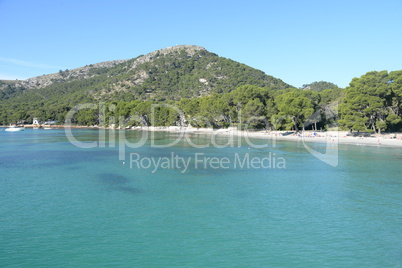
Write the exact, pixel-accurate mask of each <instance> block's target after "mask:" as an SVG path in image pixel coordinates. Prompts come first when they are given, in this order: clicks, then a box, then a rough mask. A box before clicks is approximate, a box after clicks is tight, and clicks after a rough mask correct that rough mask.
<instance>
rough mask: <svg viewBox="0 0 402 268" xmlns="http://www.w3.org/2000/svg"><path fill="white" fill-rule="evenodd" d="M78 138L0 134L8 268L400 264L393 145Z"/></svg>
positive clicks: (0, 251)
mask: <svg viewBox="0 0 402 268" xmlns="http://www.w3.org/2000/svg"><path fill="white" fill-rule="evenodd" d="M72 134H73V136H68V137H70V140H72V139H71V137H74V139H76V140H77V141H76V145H84V144H85V145H88V146H87V147H90V146H93V145H98V146H96V147H93V148H80V147H77V146H75V145H73V144H72V143H71V142H70V141H69V139H68V138H67V136H66V134H65V132H64V130H41V129H39V130H33V129H27V130H25V131H23V132H18V133H9V132H5V131H4V130H1V131H0V266H1V267H109V266H116V267H401V266H402V175H401V174H402V165H401V163H402V150H401V149H399V148H385V147H376V146H374V147H369V146H342V145H340V146H339V163H338V166H337V167H332V166H330V165H327V164H325V163H323V162H321V161H320V160H318V159H316V158H315V157H314V156H312V155H311V154H310V153H308V152H307V151H306V149H305V148H304V146H303V144H302V143H300V142H299V143H298V142H293V143H292V142H283V141H282V142H281V141H278V142H277V143H276V144H274V143H272V142H271V141H270V142H268V147H266V148H254V147H255V146H249V145H248V144H247V143H245V141H244V140H240V141H239V140H237V138H236V140H235V141H234V142H233V145H234V146H226V147H225V146H220V147H223V148H218V147H217V146H210V147H207V148H195V146H194V145H196V144H198V145H201V144H208V143H209V142H211V136H201V135H192V136H186V138H187V141H186V140H182V141H175V139H176V137H177V136H176V135H175V134H169V133H155V137H153V138H152V139H148V141H147V142H145V144H143V145H142V146H137V147H138V148H134V147H136V143H135V142H137V145H138V144H139V139H140V137H141V134H143V133H141V132H135V131H126V132H124V135H125V136H126V137H125V140H127V142H126V143H127V145H125V146H120V147H119V145H121V142H119V140H117V137H118V135H119V132H117V131H116V132H113V133H112V132H110V133H106V135H105V137H103V132H99V131H96V130H74V131H73V133H72ZM113 135H115V137H113ZM91 142H92V143H91ZM93 142H99V143H98V144H94V143H93ZM151 142H153V143H155V144H158V145H163V144H164V145H166V144H169V143H176V144H175V145H174V146H171V147H165V148H155V147H156V146H155V145H153V144H152V143H151ZM213 142H215V143H217V144H218V145H225V144H227V143H228V142H229V141H228V138H227V137H214V138H213ZM252 142H253V143H255V144H263V143H264V141H262V140H252ZM309 146H311V147H313V148H314V149H315V150H317V151H321V152H324V151H325V144H318V143H317V144H310V145H309ZM81 147H83V146H81ZM249 147H250V148H249ZM119 158H120V159H119ZM158 161H159V162H158ZM157 163H159V165H156V164H157ZM185 164H187V168H186V165H185Z"/></svg>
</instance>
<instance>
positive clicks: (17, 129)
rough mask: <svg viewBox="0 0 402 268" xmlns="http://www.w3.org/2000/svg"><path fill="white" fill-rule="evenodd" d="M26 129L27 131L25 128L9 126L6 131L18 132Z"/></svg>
mask: <svg viewBox="0 0 402 268" xmlns="http://www.w3.org/2000/svg"><path fill="white" fill-rule="evenodd" d="M24 129H25V128H24V127H16V126H9V127H8V128H6V130H5V131H11V132H16V131H23V130H24Z"/></svg>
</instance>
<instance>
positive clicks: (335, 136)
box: [0, 125, 402, 147]
mask: <svg viewBox="0 0 402 268" xmlns="http://www.w3.org/2000/svg"><path fill="white" fill-rule="evenodd" d="M0 127H1V128H6V127H8V126H0ZM24 127H25V128H33V127H34V126H33V125H24ZM42 127H43V126H42ZM46 127H50V128H52V129H62V128H65V127H66V126H65V125H52V126H46ZM69 128H73V129H111V128H104V127H99V126H69ZM116 130H126V131H130V130H134V131H151V132H152V131H154V132H158V131H160V132H170V133H181V132H183V133H184V134H199V135H222V136H230V135H233V136H236V137H238V136H240V137H245V138H257V139H269V140H283V141H293V142H318V143H332V144H345V145H355V146H362V145H367V146H385V147H402V133H386V134H381V135H379V134H375V135H374V134H373V135H372V136H370V137H351V136H347V134H348V131H325V132H318V131H311V130H309V131H304V132H302V133H299V134H290V135H286V136H283V135H282V134H283V133H286V131H265V130H262V131H242V130H237V129H236V128H233V127H232V128H226V129H211V128H195V127H176V126H170V127H152V126H150V127H132V128H125V129H119V128H118V129H116Z"/></svg>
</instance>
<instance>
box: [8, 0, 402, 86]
mask: <svg viewBox="0 0 402 268" xmlns="http://www.w3.org/2000/svg"><path fill="white" fill-rule="evenodd" d="M401 14H402V0H383V1H378V0H377V1H371V0H365V1H363V0H347V1H344V0H338V1H323V0H321V1H318V0H306V1H295V0H283V1H271V0H265V1H263V0H261V1H256V0H249V1H218V0H215V1H210V0H203V1H181V0H180V1H174V0H172V1H147V2H146V1H136V0H134V1H129V0H127V1H125V0H114V1H102V0H97V1H85V0H80V1H78V0H77V1H76V0H63V1H60V0H53V1H50V0H49V1H42V0H35V1H32V0H0V34H1V37H0V79H25V78H29V77H34V76H39V75H42V74H49V73H55V72H58V71H59V70H60V69H62V70H64V69H73V68H78V67H81V66H85V65H88V64H92V63H97V62H102V61H109V60H115V59H130V58H134V57H136V56H138V55H141V54H146V53H149V52H152V51H155V50H157V49H162V48H165V47H169V46H174V45H176V44H193V45H199V46H203V47H205V48H206V49H207V50H209V51H211V52H214V53H216V54H218V55H219V56H223V57H226V58H231V59H233V60H235V61H239V62H241V63H245V64H247V65H249V66H251V67H254V68H257V69H260V70H262V71H264V72H265V73H266V74H269V75H273V76H275V77H277V78H280V79H282V80H283V81H284V82H286V83H289V84H291V85H293V86H296V87H300V86H302V85H303V84H307V83H311V82H314V81H321V80H324V81H329V82H333V83H335V84H337V85H339V86H341V87H346V86H347V85H348V84H349V82H350V81H351V79H352V78H353V77H360V76H361V75H363V74H365V73H366V72H368V71H373V70H378V71H380V70H389V71H393V70H401V69H402V16H401Z"/></svg>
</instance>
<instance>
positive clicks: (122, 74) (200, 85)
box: [0, 45, 291, 104]
mask: <svg viewBox="0 0 402 268" xmlns="http://www.w3.org/2000/svg"><path fill="white" fill-rule="evenodd" d="M241 85H255V86H260V87H269V88H271V89H284V88H289V87H291V86H289V85H288V84H286V83H284V82H283V81H282V80H280V79H277V78H275V77H272V76H269V75H266V74H265V73H264V72H262V71H260V70H257V69H254V68H251V67H249V66H247V65H245V64H241V63H238V62H235V61H233V60H230V59H226V58H223V57H219V56H218V55H216V54H214V53H211V52H209V51H207V50H206V49H205V48H203V47H199V46H193V45H182V46H174V47H170V48H165V49H161V50H157V51H155V52H152V53H149V54H147V55H144V56H139V57H137V58H134V59H131V60H117V61H110V62H103V63H98V64H93V65H92V64H91V65H87V66H85V67H81V68H77V69H73V70H64V71H62V70H60V71H59V73H55V74H50V75H43V76H39V77H34V78H30V79H27V80H24V81H18V80H17V81H0V89H1V95H0V98H1V99H10V100H15V99H18V100H19V101H31V100H32V99H37V100H40V99H42V101H46V100H48V99H54V98H57V99H62V100H63V101H68V102H69V103H73V104H75V103H77V102H79V101H80V99H83V98H93V99H96V100H99V99H106V100H111V99H114V100H133V99H154V100H179V99H181V98H183V97H187V98H191V97H198V96H201V95H210V94H212V93H223V92H230V91H232V90H234V89H235V88H236V87H238V86H241ZM30 91H31V92H30ZM33 92H34V95H32V93H33ZM23 93H24V94H23Z"/></svg>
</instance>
